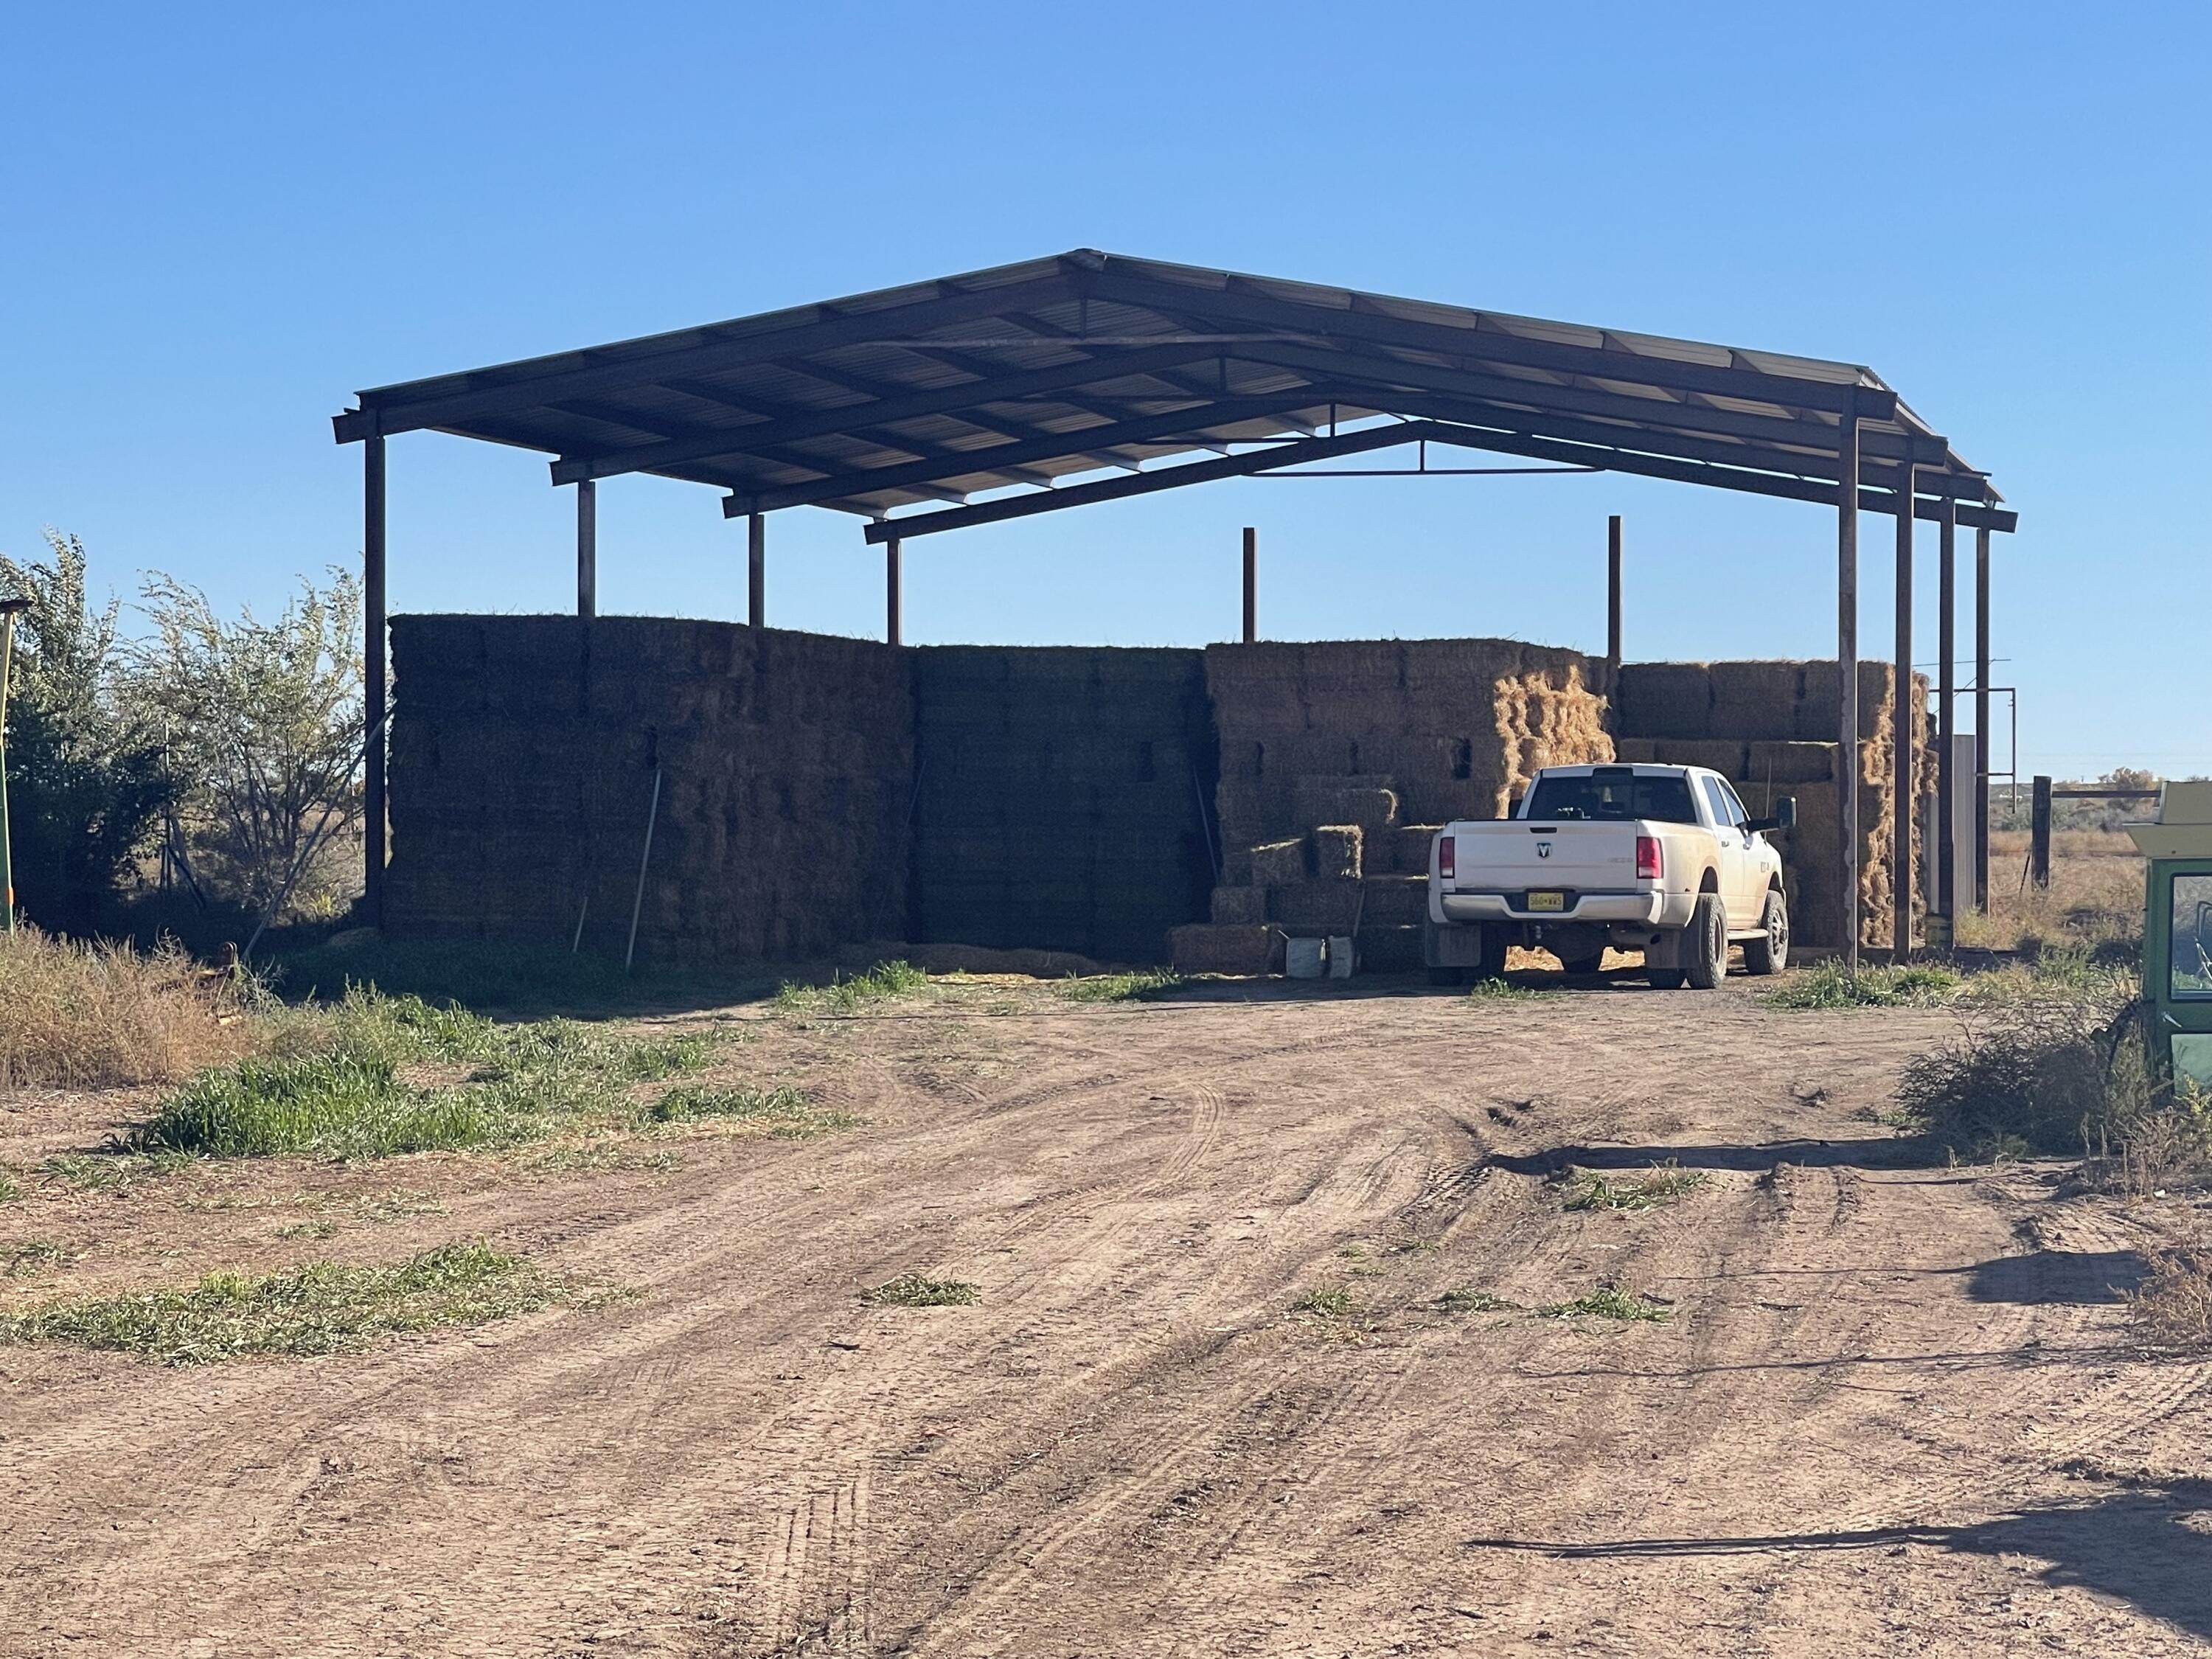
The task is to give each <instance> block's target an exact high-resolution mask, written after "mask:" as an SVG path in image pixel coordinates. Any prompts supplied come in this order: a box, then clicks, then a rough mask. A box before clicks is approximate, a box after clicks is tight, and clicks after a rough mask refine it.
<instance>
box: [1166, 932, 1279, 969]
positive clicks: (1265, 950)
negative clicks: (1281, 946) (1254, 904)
mask: <svg viewBox="0 0 2212 1659" xmlns="http://www.w3.org/2000/svg"><path fill="white" fill-rule="evenodd" d="M1278 940H1279V935H1278V934H1277V933H1276V932H1275V930H1274V929H1273V928H1272V927H1264V926H1259V927H1217V926H1215V925H1213V924H1212V923H1210V922H1203V921H1194V922H1189V923H1186V924H1185V925H1184V926H1182V927H1171V928H1170V929H1169V930H1168V960H1169V961H1170V963H1173V964H1174V965H1175V967H1176V970H1177V971H1178V972H1181V973H1186V974H1240V975H1260V974H1267V973H1271V972H1273V970H1274V962H1275V957H1276V953H1277V950H1278Z"/></svg>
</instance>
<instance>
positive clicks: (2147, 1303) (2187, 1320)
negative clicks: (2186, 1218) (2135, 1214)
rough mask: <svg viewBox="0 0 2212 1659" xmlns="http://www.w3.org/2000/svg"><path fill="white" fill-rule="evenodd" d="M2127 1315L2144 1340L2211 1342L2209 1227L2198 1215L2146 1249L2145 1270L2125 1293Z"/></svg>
mask: <svg viewBox="0 0 2212 1659" xmlns="http://www.w3.org/2000/svg"><path fill="white" fill-rule="evenodd" d="M2128 1316H2129V1319H2130V1322H2132V1323H2133V1324H2134V1326H2135V1329H2136V1335H2137V1336H2138V1337H2139V1338H2141V1339H2142V1341H2143V1342H2144V1343H2145V1344H2146V1345H2147V1346H2150V1347H2154V1348H2166V1349H2173V1350H2191V1349H2197V1350H2201V1349H2204V1348H2212V1230H2208V1229H2207V1228H2206V1227H2205V1225H2204V1224H2203V1221H2202V1219H2197V1220H2195V1221H2193V1222H2192V1224H2191V1226H2190V1227H2189V1228H2188V1230H2187V1231H2185V1232H2184V1233H2183V1234H2182V1236H2181V1237H2179V1238H2178V1239H2176V1240H2174V1241H2173V1242H2172V1243H2169V1244H2166V1245H2165V1246H2163V1247H2161V1248H2160V1249H2156V1250H2154V1251H2153V1252H2152V1253H2151V1264H2150V1271H2149V1272H2148V1273H2147V1274H2145V1275H2144V1277H2143V1281H2142V1284H2141V1285H2139V1286H2137V1287H2136V1290H2135V1291H2134V1292H2133V1293H2132V1294H2130V1296H2129V1297H2128Z"/></svg>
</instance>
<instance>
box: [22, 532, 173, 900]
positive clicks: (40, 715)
mask: <svg viewBox="0 0 2212 1659" xmlns="http://www.w3.org/2000/svg"><path fill="white" fill-rule="evenodd" d="M46 546H47V549H48V551H49V553H50V555H51V556H50V557H48V558H46V559H40V560H33V561H31V562H27V563H25V562H18V561H16V560H15V559H11V558H9V557H8V556H6V555H4V554H0V592H6V593H8V594H9V596H11V597H15V598H21V599H28V600H30V602H31V605H30V609H29V610H27V611H25V612H24V613H23V615H22V617H21V618H20V619H19V620H18V623H17V625H16V633H15V665H14V670H13V672H12V675H11V681H12V684H11V685H10V687H9V700H8V727H9V729H8V774H9V796H10V801H9V805H10V809H11V810H10V823H11V827H12V829H13V831H14V836H13V840H14V846H13V854H14V864H15V896H16V902H18V903H19V904H20V905H21V908H22V909H23V912H24V913H25V914H26V915H28V916H29V917H31V919H32V920H33V921H37V922H39V923H40V925H41V926H43V927H47V928H50V929H52V930H54V931H57V932H67V933H90V932H93V931H94V930H96V929H97V928H98V927H100V925H101V924H102V922H103V921H104V920H105V918H106V910H107V907H108V901H109V900H110V899H111V898H112V896H113V895H114V894H115V893H116V891H117V890H118V889H119V888H121V887H122V886H124V885H125V884H126V882H127V881H128V880H129V879H131V877H132V876H133V875H134V874H135V868H134V866H135V864H136V861H137V858H138V855H139V854H141V853H142V852H143V850H144V848H145V847H146V845H147V843H148V842H149V839H150V838H151V836H152V835H153V833H154V831H155V828H156V826H157V825H158V824H159V823H160V822H161V817H162V815H163V812H164V811H165V810H166V809H167V806H168V804H169V802H170V799H171V797H172V794H173V790H172V787H171V785H170V782H169V779H168V776H167V769H166V768H165V767H164V765H163V763H162V755H161V732H160V730H159V727H158V726H157V725H155V723H154V722H153V721H151V720H149V719H148V718H147V716H146V714H145V712H144V711H143V709H141V708H139V707H138V706H137V704H136V703H135V702H134V701H133V700H132V699H131V697H130V696H128V695H127V694H126V692H125V689H124V687H123V684H122V669H123V660H122V653H121V647H120V645H119V642H118V635H117V631H116V617H117V612H118V605H117V602H116V601H115V600H113V599H109V600H108V601H107V603H106V604H105V605H98V606H95V605H94V604H93V603H92V601H91V599H89V597H88V594H87V592H86V589H85V564H86V560H85V551H84V545H83V544H82V543H81V542H79V541H78V540H77V538H76V537H74V536H64V535H62V534H60V533H59V532H56V531H52V530H49V531H48V532H46Z"/></svg>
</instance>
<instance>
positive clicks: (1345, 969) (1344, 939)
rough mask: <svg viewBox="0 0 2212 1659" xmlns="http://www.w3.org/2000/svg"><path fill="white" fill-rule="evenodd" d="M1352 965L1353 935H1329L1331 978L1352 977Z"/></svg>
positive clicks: (1329, 970) (1329, 968) (1329, 974)
mask: <svg viewBox="0 0 2212 1659" xmlns="http://www.w3.org/2000/svg"><path fill="white" fill-rule="evenodd" d="M1352 966H1353V963H1352V935H1351V934H1349V933H1331V934H1330V935H1329V936H1328V976H1329V977H1330V978H1331V979H1350V978H1351V977H1352Z"/></svg>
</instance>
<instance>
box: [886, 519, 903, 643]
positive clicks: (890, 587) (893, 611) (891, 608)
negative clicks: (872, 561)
mask: <svg viewBox="0 0 2212 1659" xmlns="http://www.w3.org/2000/svg"><path fill="white" fill-rule="evenodd" d="M900 633H901V628H900V621H899V544H898V538H897V537H896V536H894V537H893V538H891V539H890V540H889V541H887V542H885V543H884V638H885V639H887V640H889V641H890V642H891V643H892V644H893V645H897V644H900V643H901V642H902V641H900V638H899V635H900Z"/></svg>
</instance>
